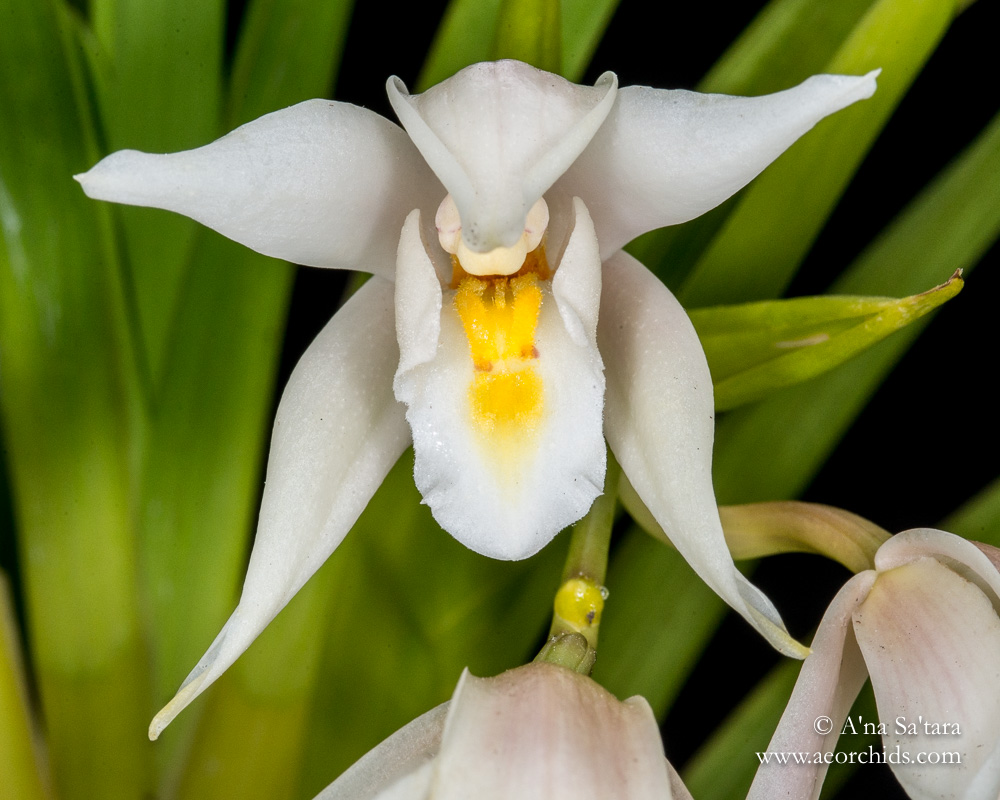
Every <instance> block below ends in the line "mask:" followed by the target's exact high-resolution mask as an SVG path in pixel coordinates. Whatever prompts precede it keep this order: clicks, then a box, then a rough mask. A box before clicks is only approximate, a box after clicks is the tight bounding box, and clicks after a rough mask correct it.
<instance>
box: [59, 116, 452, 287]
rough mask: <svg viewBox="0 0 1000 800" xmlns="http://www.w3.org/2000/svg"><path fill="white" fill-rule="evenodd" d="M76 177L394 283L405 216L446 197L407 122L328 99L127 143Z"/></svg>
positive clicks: (118, 195)
mask: <svg viewBox="0 0 1000 800" xmlns="http://www.w3.org/2000/svg"><path fill="white" fill-rule="evenodd" d="M76 177H77V180H78V181H80V183H81V184H82V185H83V190H84V191H85V192H86V193H87V195H88V196H90V197H93V198H96V199H99V200H111V201H114V202H116V203H127V204H129V205H137V206H152V207H154V208H164V209H167V210H168V211H176V212H177V213H179V214H184V215H185V216H188V217H191V218H192V219H196V220H198V222H201V223H202V224H204V225H207V226H208V227H210V228H213V229H214V230H217V231H219V233H221V234H223V235H224V236H228V237H229V238H230V239H234V240H235V241H237V242H240V243H241V244H245V245H247V246H248V247H251V248H253V249H254V250H257V251H258V252H260V253H264V254H265V255H269V256H274V257H276V258H283V259H285V260H287V261H291V262H293V263H296V264H306V265H308V266H314V267H337V268H341V269H357V270H362V271H366V272H373V273H376V274H379V275H382V276H384V277H388V278H391V277H392V274H393V267H394V266H395V262H396V238H395V236H396V234H395V232H396V231H398V230H399V229H400V227H401V226H402V224H403V219H404V218H405V217H406V215H407V214H408V213H409V212H410V211H411V210H412V209H414V208H424V209H425V210H427V211H429V212H430V213H433V212H434V210H435V209H436V208H437V204H438V203H440V202H441V198H442V197H443V196H444V193H445V192H444V189H443V188H442V187H441V184H440V183H439V182H438V180H437V179H436V178H435V177H434V174H433V173H432V172H431V171H430V169H429V168H428V167H427V165H426V163H425V162H424V160H423V159H422V158H421V157H420V154H419V153H418V152H417V150H416V148H415V147H414V146H413V143H412V142H411V141H410V140H409V138H408V137H407V135H406V134H405V133H404V132H403V131H402V130H400V129H399V127H397V126H396V125H394V124H392V123H391V122H389V120H387V119H385V118H384V117H380V116H379V115H377V114H375V113H373V112H371V111H368V110H366V109H363V108H359V107H357V106H353V105H349V104H347V103H335V102H331V101H329V100H308V101H306V102H304V103H299V104H298V105H295V106H292V107H290V108H286V109H284V110H282V111H275V112H274V113H272V114H267V115H265V116H263V117H261V118H260V119H257V120H254V121H253V122H249V123H247V124H246V125H243V126H242V127H240V128H237V129H236V130H234V131H233V132H232V133H230V134H228V135H226V136H223V137H222V138H221V139H218V140H217V141H215V142H212V143H211V144H209V145H205V146H204V147H199V148H197V149H196V150H187V151H185V152H182V153H171V154H168V155H153V154H149V153H140V152H138V151H136V150H121V151H119V152H117V153H112V154H111V155H110V156H108V157H107V158H105V159H104V160H103V161H101V162H100V163H98V164H97V165H96V166H94V167H93V168H92V169H91V170H90V171H89V172H86V173H84V174H83V175H78V176H76ZM390 231H391V232H392V234H391V235H386V234H387V232H390Z"/></svg>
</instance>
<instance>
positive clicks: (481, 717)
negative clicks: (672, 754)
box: [317, 663, 690, 800]
mask: <svg viewBox="0 0 1000 800" xmlns="http://www.w3.org/2000/svg"><path fill="white" fill-rule="evenodd" d="M446 706H447V711H445V710H444V709H445V706H440V707H439V708H437V709H434V710H432V711H430V712H428V713H427V714H425V715H424V716H422V717H420V718H418V719H417V720H414V722H412V723H410V724H409V725H407V726H406V727H405V728H403V729H401V730H400V731H398V732H397V733H396V734H394V735H393V736H392V737H390V738H389V739H387V740H386V741H385V742H383V743H382V744H381V745H379V746H378V747H377V748H375V750H373V751H371V752H370V753H369V754H368V755H366V756H365V757H364V758H362V759H361V760H360V761H359V762H358V763H357V764H355V765H354V766H353V767H351V769H349V770H348V771H347V772H346V773H344V775H342V776H341V777H340V778H339V779H338V780H337V781H336V782H335V783H334V784H332V785H331V786H329V787H328V788H327V789H326V790H325V791H324V792H323V793H322V794H321V795H320V796H319V797H318V798H317V800H346V798H351V800H364V799H365V798H372V799H373V800H374V799H375V798H381V799H382V800H389V798H392V799H393V800H411V799H412V800H417V798H419V799H420V800H425V799H426V800H430V799H431V798H433V800H452V798H454V799H455V800H467V799H468V798H475V800H535V798H537V800H607V798H620V799H621V800H647V799H648V800H669V799H670V798H680V799H681V800H683V799H684V798H690V794H689V793H688V792H687V790H686V789H685V788H684V785H683V784H682V783H681V781H680V778H679V777H678V776H677V774H676V772H674V770H673V768H672V767H671V766H670V765H669V763H668V762H667V760H666V758H665V757H664V754H663V744H662V742H661V740H660V733H659V728H658V726H657V724H656V720H655V718H654V717H653V712H652V710H651V709H650V707H649V704H648V703H647V702H646V701H645V700H644V699H643V698H641V697H633V698H630V699H629V700H626V701H625V702H621V701H619V700H618V699H617V698H615V697H614V696H613V695H612V694H611V693H610V692H608V691H607V690H605V689H603V688H602V687H601V686H599V685H598V684H597V683H595V682H594V681H593V680H591V679H590V678H587V677H585V676H583V675H580V674H578V673H576V672H573V671H571V670H568V669H564V668H563V667H558V666H555V665H552V664H545V663H534V664H528V665H527V666H524V667H520V668H518V669H514V670H510V671H509V672H505V673H503V674H502V675H498V676H497V677H495V678H476V677H474V676H472V675H470V674H469V673H468V672H465V673H464V674H463V675H462V678H461V680H460V681H459V684H458V687H457V688H456V690H455V694H454V696H453V697H452V699H451V702H450V703H449V704H446Z"/></svg>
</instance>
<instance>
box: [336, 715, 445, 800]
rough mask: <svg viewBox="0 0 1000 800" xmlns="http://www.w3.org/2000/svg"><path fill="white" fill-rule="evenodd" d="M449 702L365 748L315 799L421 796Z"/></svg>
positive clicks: (382, 799) (382, 798)
mask: <svg viewBox="0 0 1000 800" xmlns="http://www.w3.org/2000/svg"><path fill="white" fill-rule="evenodd" d="M449 705H450V704H449V703H442V704H441V705H439V706H437V707H435V708H432V709H431V710H430V711H428V712H427V713H426V714H422V715H421V716H419V717H417V718H416V719H415V720H413V722H411V723H410V724H408V725H406V726H405V727H403V728H400V729H399V730H398V731H396V732H395V733H394V734H393V735H392V736H390V737H389V738H388V739H386V740H385V741H384V742H382V743H381V744H380V745H378V746H377V747H375V748H374V749H372V750H369V751H368V752H367V753H366V754H365V755H364V756H362V757H361V758H360V759H359V760H358V761H357V762H355V763H354V765H353V766H352V767H351V768H350V769H348V770H347V771H346V772H345V773H344V774H343V775H341V776H340V777H339V778H337V780H335V781H334V782H333V783H331V784H330V785H329V786H327V787H326V789H324V790H323V791H322V792H320V793H319V795H317V797H316V800H371V798H376V797H377V798H379V800H388V798H390V797H395V796H397V794H393V793H398V797H400V798H418V797H419V798H422V797H424V796H425V794H424V793H423V792H421V791H420V790H421V789H423V790H424V791H426V787H428V786H429V785H430V779H431V777H432V775H433V773H432V771H431V770H432V768H433V765H432V760H433V758H434V757H435V756H436V755H437V754H438V750H439V749H440V747H441V733H442V731H443V730H444V722H445V719H446V718H447V715H448V707H449Z"/></svg>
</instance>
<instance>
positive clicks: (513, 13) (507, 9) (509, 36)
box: [492, 0, 562, 72]
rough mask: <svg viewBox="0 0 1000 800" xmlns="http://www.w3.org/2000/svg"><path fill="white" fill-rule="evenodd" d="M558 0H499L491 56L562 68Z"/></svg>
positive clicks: (539, 66)
mask: <svg viewBox="0 0 1000 800" xmlns="http://www.w3.org/2000/svg"><path fill="white" fill-rule="evenodd" d="M559 6H560V0H502V2H501V3H500V13H499V14H498V16H497V25H496V34H495V35H494V37H493V52H492V57H493V58H494V59H500V58H516V59H517V60H518V61H523V62H525V63H526V64H531V65H532V66H535V67H538V68H539V69H544V70H546V71H548V72H559V70H560V69H561V68H562V41H561V40H562V29H561V26H560V23H559Z"/></svg>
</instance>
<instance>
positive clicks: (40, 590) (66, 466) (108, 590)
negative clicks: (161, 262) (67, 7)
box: [0, 0, 151, 798]
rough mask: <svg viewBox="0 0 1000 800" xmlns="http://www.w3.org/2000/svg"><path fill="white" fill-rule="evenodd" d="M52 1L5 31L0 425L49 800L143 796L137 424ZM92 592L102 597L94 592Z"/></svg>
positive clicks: (74, 62)
mask: <svg viewBox="0 0 1000 800" xmlns="http://www.w3.org/2000/svg"><path fill="white" fill-rule="evenodd" d="M65 22H66V19H65V17H63V16H62V15H61V14H59V13H57V9H56V7H55V5H54V4H51V3H38V2H34V1H33V0H15V2H10V3H6V4H5V6H4V24H3V25H0V74H3V75H8V76H10V75H22V76H23V75H25V74H27V73H25V68H26V66H25V65H31V66H30V76H31V77H30V80H28V79H24V80H22V79H17V80H4V81H0V107H2V108H3V125H0V374H2V375H3V392H0V420H2V424H3V426H4V443H5V445H6V447H7V452H6V453H5V458H6V461H7V464H8V468H9V471H10V476H11V485H12V494H13V501H14V506H15V514H16V519H17V525H18V528H19V537H20V548H21V550H20V555H21V558H22V559H23V561H22V564H23V573H22V579H23V583H24V587H25V592H26V606H27V614H28V626H29V640H30V641H31V643H32V649H33V663H34V666H35V671H36V676H37V686H38V690H39V693H40V695H41V701H42V706H43V711H44V715H45V719H46V725H47V730H48V734H49V746H50V756H51V759H52V769H53V776H54V780H55V784H56V789H57V791H58V793H59V796H60V797H63V798H74V797H81V796H101V797H107V798H117V797H125V796H134V793H135V792H142V791H143V790H144V788H146V787H148V786H149V783H150V781H149V778H150V772H151V758H150V756H151V753H150V750H149V748H148V745H147V743H145V742H143V741H142V736H141V733H142V728H143V725H144V718H145V717H146V716H147V714H148V707H147V703H148V700H149V698H148V688H147V679H148V672H147V660H146V654H145V652H144V650H143V641H142V637H141V634H140V627H139V625H140V622H139V607H138V602H137V601H138V597H137V588H136V564H135V553H134V552H133V541H132V533H133V529H132V511H133V509H132V508H131V504H130V493H131V490H132V488H133V483H132V481H133V471H132V467H133V457H134V456H135V451H134V450H133V449H132V447H131V446H132V443H133V442H134V441H135V439H134V438H133V434H134V431H135V426H136V423H137V420H138V416H139V405H138V401H137V396H136V380H135V369H134V361H133V358H132V352H131V350H130V346H129V341H128V337H129V331H128V325H127V320H126V317H125V314H124V311H123V306H124V302H123V299H122V290H121V286H120V283H119V281H120V275H119V273H118V264H117V263H116V261H115V258H114V256H113V251H112V248H111V247H110V244H109V242H110V226H109V224H108V217H107V212H106V210H104V209H100V208H98V207H96V206H95V204H93V203H90V202H88V201H87V200H86V198H84V197H82V196H81V195H80V193H79V190H78V188H77V187H75V186H74V185H73V183H72V181H71V180H70V179H69V176H70V175H72V174H73V173H74V172H77V171H79V170H80V169H81V168H85V167H86V166H88V163H89V162H91V161H92V160H93V158H94V154H95V148H94V145H93V142H94V133H93V127H92V125H91V121H90V120H89V118H88V116H87V113H86V108H87V104H86V102H85V100H84V93H83V81H82V67H81V65H80V63H79V58H80V54H79V53H78V52H77V51H76V50H75V47H74V45H73V43H72V42H73V40H72V36H71V35H70V30H69V28H68V27H66V26H65V24H64V23H65ZM95 587H100V588H99V590H95Z"/></svg>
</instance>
